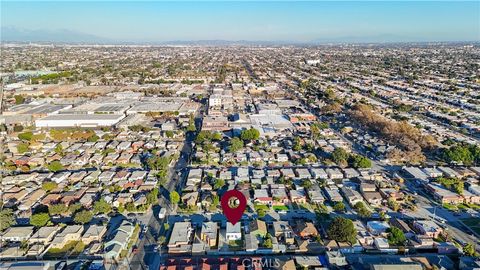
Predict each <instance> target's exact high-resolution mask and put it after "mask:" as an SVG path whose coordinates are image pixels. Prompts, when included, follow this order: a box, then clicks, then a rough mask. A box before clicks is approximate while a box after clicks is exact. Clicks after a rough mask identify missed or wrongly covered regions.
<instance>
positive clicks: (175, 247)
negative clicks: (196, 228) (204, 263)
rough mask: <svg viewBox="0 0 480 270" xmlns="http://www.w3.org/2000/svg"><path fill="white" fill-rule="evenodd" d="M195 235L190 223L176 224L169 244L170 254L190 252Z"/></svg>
mask: <svg viewBox="0 0 480 270" xmlns="http://www.w3.org/2000/svg"><path fill="white" fill-rule="evenodd" d="M192 234H193V228H192V224H191V223H190V222H175V223H174V225H173V230H172V233H171V235H170V240H169V242H168V245H167V247H168V252H169V253H186V252H190V251H191V249H192V247H191V244H190V243H191V238H192V237H191V236H192Z"/></svg>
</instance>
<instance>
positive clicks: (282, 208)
mask: <svg viewBox="0 0 480 270" xmlns="http://www.w3.org/2000/svg"><path fill="white" fill-rule="evenodd" d="M273 210H275V211H288V207H287V206H285V205H275V206H273Z"/></svg>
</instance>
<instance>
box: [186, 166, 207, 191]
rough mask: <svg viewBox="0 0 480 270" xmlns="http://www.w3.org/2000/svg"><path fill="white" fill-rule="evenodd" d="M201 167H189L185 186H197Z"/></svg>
mask: <svg viewBox="0 0 480 270" xmlns="http://www.w3.org/2000/svg"><path fill="white" fill-rule="evenodd" d="M202 173H203V171H202V169H190V171H189V172H188V177H187V183H186V184H185V186H186V187H192V186H197V185H198V184H199V183H200V181H202Z"/></svg>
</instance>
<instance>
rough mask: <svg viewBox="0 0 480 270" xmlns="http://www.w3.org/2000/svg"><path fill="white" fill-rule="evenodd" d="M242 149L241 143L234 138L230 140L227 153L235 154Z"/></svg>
mask: <svg viewBox="0 0 480 270" xmlns="http://www.w3.org/2000/svg"><path fill="white" fill-rule="evenodd" d="M242 148H243V141H242V140H240V139H239V138H237V137H235V138H232V139H231V140H230V146H229V147H228V151H229V152H231V153H235V152H237V151H238V150H240V149H242Z"/></svg>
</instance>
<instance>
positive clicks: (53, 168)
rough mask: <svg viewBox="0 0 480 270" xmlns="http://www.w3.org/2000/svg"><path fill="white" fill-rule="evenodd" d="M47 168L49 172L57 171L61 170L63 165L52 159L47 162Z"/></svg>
mask: <svg viewBox="0 0 480 270" xmlns="http://www.w3.org/2000/svg"><path fill="white" fill-rule="evenodd" d="M47 169H48V170H49V171H51V172H58V171H61V170H63V165H62V163H60V161H58V160H54V161H52V162H50V164H48V166H47Z"/></svg>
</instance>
